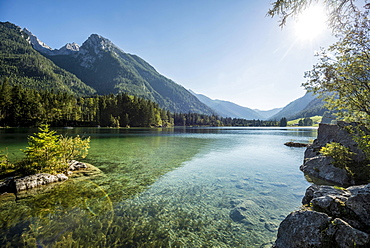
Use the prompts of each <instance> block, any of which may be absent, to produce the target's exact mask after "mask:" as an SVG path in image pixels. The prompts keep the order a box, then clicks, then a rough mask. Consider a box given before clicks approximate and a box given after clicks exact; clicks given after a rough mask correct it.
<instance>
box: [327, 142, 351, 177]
mask: <svg viewBox="0 0 370 248" xmlns="http://www.w3.org/2000/svg"><path fill="white" fill-rule="evenodd" d="M320 153H321V154H322V155H324V156H329V157H332V158H333V159H334V162H333V165H334V166H336V167H338V168H342V169H345V170H346V171H347V172H348V174H350V175H351V176H354V172H353V171H352V170H351V168H350V167H351V166H352V164H353V159H352V157H353V156H354V155H355V154H356V153H354V152H351V151H350V150H349V148H348V147H345V146H343V145H342V144H340V143H337V142H331V143H327V144H326V145H325V146H324V147H322V148H321V150H320Z"/></svg>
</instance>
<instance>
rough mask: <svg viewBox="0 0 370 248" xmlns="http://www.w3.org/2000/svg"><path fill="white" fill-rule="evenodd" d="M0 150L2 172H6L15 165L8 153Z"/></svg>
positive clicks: (0, 170)
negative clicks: (10, 160)
mask: <svg viewBox="0 0 370 248" xmlns="http://www.w3.org/2000/svg"><path fill="white" fill-rule="evenodd" d="M3 152H4V151H0V173H4V172H6V171H7V170H11V169H13V167H14V165H13V164H11V163H10V162H9V160H8V153H3Z"/></svg>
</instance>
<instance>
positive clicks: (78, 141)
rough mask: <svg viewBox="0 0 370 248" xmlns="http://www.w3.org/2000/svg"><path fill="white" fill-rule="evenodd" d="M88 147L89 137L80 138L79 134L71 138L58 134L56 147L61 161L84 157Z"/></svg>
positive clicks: (65, 161)
mask: <svg viewBox="0 0 370 248" xmlns="http://www.w3.org/2000/svg"><path fill="white" fill-rule="evenodd" d="M89 148H90V137H87V138H85V139H82V138H81V137H80V136H79V135H77V136H76V137H74V138H72V137H69V136H63V135H61V136H59V139H58V149H59V151H60V157H61V161H63V163H67V162H68V161H70V160H73V159H80V158H86V156H87V154H88V153H89Z"/></svg>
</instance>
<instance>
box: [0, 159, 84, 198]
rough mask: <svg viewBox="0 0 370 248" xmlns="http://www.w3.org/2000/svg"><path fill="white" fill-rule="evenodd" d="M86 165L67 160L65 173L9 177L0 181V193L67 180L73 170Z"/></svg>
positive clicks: (16, 191) (14, 191)
mask: <svg viewBox="0 0 370 248" xmlns="http://www.w3.org/2000/svg"><path fill="white" fill-rule="evenodd" d="M86 168H87V165H86V164H85V163H82V162H78V161H76V160H71V161H70V162H69V169H68V172H67V173H66V174H56V175H51V174H47V173H38V174H35V175H29V176H25V177H9V178H6V179H5V180H4V181H3V182H0V195H1V194H5V193H15V194H16V193H18V192H20V191H24V190H28V189H33V188H36V187H39V186H42V185H47V184H51V183H55V182H63V181H65V180H68V176H70V175H71V174H72V173H73V172H72V171H75V170H80V169H86Z"/></svg>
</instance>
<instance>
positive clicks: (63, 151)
mask: <svg viewBox="0 0 370 248" xmlns="http://www.w3.org/2000/svg"><path fill="white" fill-rule="evenodd" d="M39 130H40V132H38V133H35V134H34V136H29V137H28V145H29V146H28V147H27V148H26V150H23V152H24V153H25V154H26V158H25V159H24V160H23V161H21V162H20V163H18V169H19V170H20V171H21V172H22V173H23V174H33V173H52V174H53V173H58V172H66V171H67V169H68V161H69V160H72V159H75V158H84V157H86V155H87V153H88V148H89V143H90V139H89V138H87V139H84V140H83V139H81V138H80V137H79V136H77V137H75V138H71V137H63V136H61V135H58V134H56V131H53V130H50V129H49V126H48V125H41V126H40V127H39Z"/></svg>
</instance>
